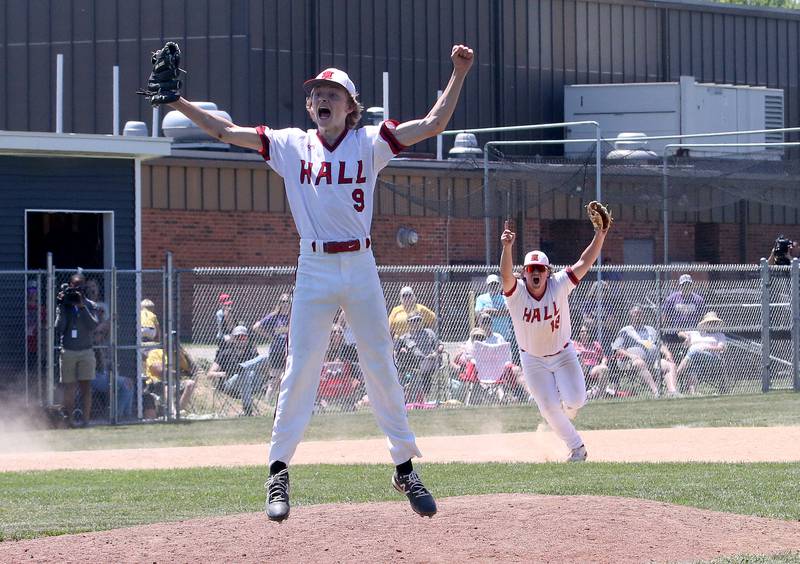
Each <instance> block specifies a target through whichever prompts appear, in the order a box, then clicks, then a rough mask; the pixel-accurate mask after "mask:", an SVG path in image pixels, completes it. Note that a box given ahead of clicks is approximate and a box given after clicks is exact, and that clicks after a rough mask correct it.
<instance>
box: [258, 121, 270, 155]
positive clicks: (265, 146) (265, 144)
mask: <svg viewBox="0 0 800 564" xmlns="http://www.w3.org/2000/svg"><path fill="white" fill-rule="evenodd" d="M266 129H267V126H265V125H259V126H258V127H256V133H258V136H259V137H260V138H261V149H259V150H258V154H259V155H261V156H262V157H264V160H265V161H268V160H269V137H267V134H266V133H264V131H265V130H266Z"/></svg>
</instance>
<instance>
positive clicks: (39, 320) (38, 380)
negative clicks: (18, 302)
mask: <svg viewBox="0 0 800 564" xmlns="http://www.w3.org/2000/svg"><path fill="white" fill-rule="evenodd" d="M36 294H37V295H36V397H37V398H38V400H39V403H43V402H42V399H43V398H42V346H43V345H44V339H43V338H42V335H43V333H44V327H43V326H42V275H41V274H37V275H36Z"/></svg>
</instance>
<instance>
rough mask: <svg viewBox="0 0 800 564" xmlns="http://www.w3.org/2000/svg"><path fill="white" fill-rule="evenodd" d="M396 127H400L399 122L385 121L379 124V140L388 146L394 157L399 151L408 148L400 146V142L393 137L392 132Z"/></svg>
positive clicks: (393, 120)
mask: <svg viewBox="0 0 800 564" xmlns="http://www.w3.org/2000/svg"><path fill="white" fill-rule="evenodd" d="M398 125H400V122H399V121H397V120H395V119H387V120H386V121H384V122H383V123H382V124H381V131H380V135H381V138H382V139H383V140H384V141H386V142H387V143H388V144H389V148H390V149H391V150H392V153H394V154H395V155H396V154H397V153H399V152H400V151H404V150H406V149H408V147H406V146H405V145H403V144H401V143H400V141H398V140H397V137H395V136H394V130H395V129H396V128H397V126H398Z"/></svg>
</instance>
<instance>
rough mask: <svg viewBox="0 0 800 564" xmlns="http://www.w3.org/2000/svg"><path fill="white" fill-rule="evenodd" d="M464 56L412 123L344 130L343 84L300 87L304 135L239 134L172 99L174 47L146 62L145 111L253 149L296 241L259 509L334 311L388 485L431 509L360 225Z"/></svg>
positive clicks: (457, 88) (289, 443)
mask: <svg viewBox="0 0 800 564" xmlns="http://www.w3.org/2000/svg"><path fill="white" fill-rule="evenodd" d="M473 57H474V55H473V51H472V49H470V48H469V47H467V46H464V45H454V46H453V48H452V52H451V54H450V58H451V59H452V62H453V72H452V75H451V76H450V81H449V82H448V84H447V86H446V87H445V89H444V91H443V92H442V95H441V96H440V97H439V99H438V100H437V101H436V103H435V104H434V105H433V107H432V108H431V110H430V111H429V112H428V115H427V116H425V117H424V118H422V119H416V120H412V121H407V122H404V123H398V122H396V121H393V120H387V121H384V122H382V123H381V124H380V125H378V126H366V127H362V128H359V129H356V125H357V124H358V121H359V119H360V117H361V112H362V109H363V108H362V106H361V104H360V103H359V102H358V92H357V90H356V87H355V84H353V81H352V80H350V77H349V76H348V75H347V74H346V73H345V72H344V71H341V70H339V69H335V68H329V69H326V70H323V71H322V72H321V73H319V74H318V75H317V76H316V77H315V78H312V79H310V80H308V81H306V82H305V83H304V84H303V89H304V91H305V95H306V109H307V110H308V114H309V116H310V117H311V120H312V121H313V122H314V123H315V124H316V129H309V130H308V131H303V130H301V129H297V128H288V129H272V128H270V127H269V126H267V125H262V126H258V127H240V126H238V125H235V124H233V123H231V122H229V121H227V120H225V119H222V118H220V117H218V116H215V115H213V114H211V113H209V112H206V111H204V110H201V109H199V108H198V107H197V106H194V105H193V104H191V103H189V102H187V101H186V100H184V99H183V98H181V97H180V94H179V88H180V78H181V73H182V71H181V70H180V68H179V64H180V50H179V49H178V47H177V45H175V44H174V43H168V44H167V45H165V47H164V48H163V49H162V50H160V51H157V52H156V53H154V55H153V73H152V74H151V76H150V79H149V81H148V86H147V88H146V89H145V90H143V91H142V93H143V94H144V95H146V96H148V98H149V99H150V101H151V103H152V104H156V105H157V104H169V105H170V106H171V107H172V108H174V109H176V110H178V111H180V112H182V113H183V114H184V115H185V116H186V117H188V118H189V119H190V120H192V121H193V122H194V123H196V124H197V125H198V126H199V127H200V128H201V129H203V130H204V131H205V132H206V133H208V134H209V135H211V136H212V137H214V138H217V139H219V140H221V141H223V142H225V143H231V144H233V145H238V146H241V147H247V148H250V149H253V150H256V151H258V152H259V153H260V154H261V156H262V157H263V158H264V160H265V161H266V162H267V165H268V166H270V167H271V168H272V169H273V170H274V171H275V172H277V173H278V174H279V175H281V176H282V177H283V179H284V184H285V187H286V195H287V198H288V200H289V205H290V208H291V210H292V216H293V217H294V221H295V225H296V227H297V231H298V232H299V234H300V256H299V258H298V262H297V279H296V283H295V292H294V300H293V303H292V311H291V317H290V329H289V340H288V355H287V362H286V372H285V375H284V377H283V381H282V382H281V387H280V394H279V396H278V405H277V409H276V414H275V423H274V426H273V429H272V443H271V445H270V452H269V473H270V476H269V480H268V481H267V483H266V487H267V490H268V491H267V504H266V512H267V515H268V516H269V518H270V519H271V520H273V521H282V520H284V519H286V518H287V517H288V516H289V473H288V469H287V466H288V464H289V462H290V461H291V459H292V456H293V455H294V452H295V449H296V448H297V444H298V443H299V442H300V440H301V438H302V436H303V432H304V431H305V429H306V426H307V425H308V422H309V420H310V419H311V414H312V411H313V408H314V398H315V395H316V392H317V386H318V383H319V379H320V369H321V366H322V360H323V355H324V354H325V349H326V347H327V344H328V339H329V335H330V328H331V323H332V321H333V317H334V315H335V314H336V311H337V309H338V308H339V307H341V308H342V310H344V312H345V313H346V315H347V320H348V322H349V323H350V326H351V328H352V330H353V333H354V334H355V338H356V343H357V347H358V353H359V359H360V362H361V368H362V371H363V373H364V380H365V384H366V389H367V394H368V396H369V400H370V404H371V405H372V407H373V410H374V413H375V417H376V419H377V422H378V425H379V426H380V428H381V429H382V431H383V432H384V433H385V434H386V437H387V439H388V445H389V452H390V453H391V457H392V460H393V461H394V463H395V465H396V471H395V473H394V475H393V476H392V484H393V485H394V487H395V488H396V489H397V490H398V491H400V492H401V493H404V494H405V495H406V496H407V497H408V499H409V501H410V503H411V508H412V509H413V510H414V511H415V512H416V513H418V514H420V515H423V516H428V517H431V516H433V515H434V514H435V513H436V502H435V500H434V498H433V496H432V495H431V494H430V493H429V492H428V490H427V489H426V488H425V486H424V485H423V484H422V481H421V480H420V477H419V475H418V474H417V473H416V472H415V471H414V469H413V466H412V463H411V459H412V457H414V456H421V453H420V451H419V449H418V448H417V445H416V439H415V437H414V434H413V433H412V431H411V429H410V427H409V424H408V419H407V415H406V409H405V403H404V397H403V389H402V387H401V386H400V382H399V380H398V375H397V368H396V367H395V364H394V361H393V357H392V339H391V336H390V334H389V323H388V320H387V317H386V300H385V298H384V295H383V290H382V288H381V284H380V280H379V279H378V271H377V268H376V265H375V258H374V256H373V253H372V239H371V236H370V225H371V222H372V208H373V202H374V198H373V193H374V190H375V181H376V179H377V176H378V173H379V172H380V170H381V169H383V168H384V167H385V166H386V164H387V163H388V162H389V160H390V159H391V158H392V157H394V156H395V155H396V154H397V153H399V152H400V151H402V150H403V149H404V148H406V147H408V146H410V145H413V144H415V143H418V142H420V141H422V140H424V139H428V138H429V137H433V136H435V135H437V134H439V133H441V132H442V131H444V129H445V126H446V125H447V123H448V121H449V120H450V118H451V116H452V115H453V110H454V109H455V106H456V102H457V100H458V97H459V94H460V92H461V87H462V85H463V83H464V79H465V77H466V76H467V73H468V72H469V69H470V67H471V66H472V62H473Z"/></svg>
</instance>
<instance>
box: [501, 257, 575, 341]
mask: <svg viewBox="0 0 800 564" xmlns="http://www.w3.org/2000/svg"><path fill="white" fill-rule="evenodd" d="M578 282H579V280H578V278H577V277H576V276H575V273H573V272H572V269H571V268H566V269H564V270H561V271H559V272H557V273H555V274H553V275H552V276H551V277H550V278H549V279H548V280H547V288H546V289H545V292H544V296H542V299H541V300H536V299H534V297H533V296H531V294H530V293H529V292H528V287H527V286H526V285H525V280H522V279H520V280H517V285H516V286H514V287H513V288H512V289H511V291H510V292H507V293H505V294H504V295H505V299H506V305H507V306H508V312H509V314H510V316H511V323H512V324H513V326H514V335H515V336H516V338H517V344H519V348H520V350H522V351H524V352H527V353H528V354H530V355H533V356H550V355H554V354H557V353H559V352H561V351H562V350H564V348H565V347H566V346H567V345H568V344H569V343H570V341H571V339H572V325H571V323H570V319H569V301H568V297H569V294H570V293H571V292H572V290H574V289H575V287H576V286H577V285H578Z"/></svg>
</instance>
